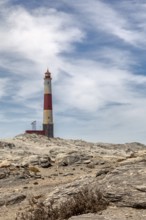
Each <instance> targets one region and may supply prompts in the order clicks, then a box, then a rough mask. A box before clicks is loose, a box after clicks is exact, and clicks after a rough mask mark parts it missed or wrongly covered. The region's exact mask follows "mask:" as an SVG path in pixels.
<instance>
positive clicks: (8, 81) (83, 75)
mask: <svg viewBox="0 0 146 220" xmlns="http://www.w3.org/2000/svg"><path fill="white" fill-rule="evenodd" d="M48 5H49V3H48V1H43V4H39V7H38V6H37V7H33V4H32V5H31V8H29V5H27V7H24V6H23V1H22V3H21V5H20V4H19V5H18V4H17V3H16V4H13V1H12V2H11V1H1V8H0V17H1V20H0V24H1V25H0V69H1V73H0V84H1V87H0V98H1V100H2V102H4V101H5V100H8V101H7V104H9V106H10V108H7V111H4V108H2V110H1V118H0V119H1V121H3V122H4V121H5V122H6V123H8V122H9V123H11V122H14V121H15V124H16V125H17V128H19V129H20V128H21V129H25V128H26V126H28V124H27V125H26V123H25V122H27V123H28V121H29V120H30V121H31V119H33V120H34V117H36V118H37V119H38V121H41V120H42V106H43V72H44V71H45V69H46V68H47V67H48V66H49V67H50V70H51V72H52V73H53V101H54V114H55V117H54V119H55V128H56V135H62V136H63V137H79V138H86V139H92V140H93V139H94V140H102V141H104V140H105V141H108V140H109V141H110V140H111V141H113V142H116V141H124V140H125V141H127V140H132V138H133V139H134V138H135V137H136V135H135V133H137V134H138V136H137V140H141V141H145V142H146V139H145V137H144V135H143V131H144V130H145V124H144V120H143V118H144V117H145V114H146V101H145V94H146V90H145V87H146V76H145V74H144V73H143V74H141V72H140V71H139V65H141V60H140V59H141V58H142V59H143V60H144V56H145V52H144V51H145V47H146V40H145V39H146V29H145V25H146V21H145V7H146V5H145V3H144V2H143V1H141V2H140V3H137V2H136V1H132V4H131V1H130V0H128V1H122V2H118V4H117V3H115V2H114V1H111V2H110V1H107V0H105V1H101V0H98V1H97V0H96V1H95V0H86V1H82V2H76V3H75V2H74V1H73V0H70V1H67V0H63V1H62V3H59V4H57V3H50V7H49V6H48ZM44 6H45V7H44ZM141 52H142V53H141ZM143 68H145V66H144V67H143ZM7 89H8V90H9V94H10V96H9V99H5V94H7ZM12 103H13V105H14V106H13V108H12ZM21 109H23V110H22V112H21ZM19 110H20V112H21V114H20V115H19V114H18V115H16V114H15V113H16V112H17V113H18V112H19ZM7 115H11V116H10V118H9V117H7ZM17 116H18V117H17ZM10 121H11V122H10ZM20 121H21V125H20V123H19V122H20ZM62 124H64V126H62ZM11 126H12V125H11ZM11 126H10V128H11ZM69 128H70V129H69ZM19 129H17V132H18V130H19ZM21 129H20V130H21ZM138 131H139V132H138ZM140 132H141V133H140ZM128 137H129V139H128Z"/></svg>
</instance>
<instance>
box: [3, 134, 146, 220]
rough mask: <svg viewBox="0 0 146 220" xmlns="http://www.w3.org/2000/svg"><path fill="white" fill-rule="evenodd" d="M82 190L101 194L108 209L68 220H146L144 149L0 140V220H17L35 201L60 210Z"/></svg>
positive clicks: (44, 140)
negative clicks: (21, 212)
mask: <svg viewBox="0 0 146 220" xmlns="http://www.w3.org/2000/svg"><path fill="white" fill-rule="evenodd" d="M84 187H88V188H90V189H95V188H97V189H98V190H99V191H100V192H101V193H102V195H103V197H104V199H105V200H106V201H108V207H107V209H105V210H103V211H100V212H98V213H96V214H93V213H88V214H83V215H80V216H72V217H70V218H69V219H70V220H84V219H85V220H86V219H90V220H92V219H93V220H94V219H97V220H107V219H108V220H127V219H129V220H130V219H133V220H145V219H146V146H145V145H143V144H140V143H126V144H107V143H106V144H105V143H89V142H85V141H82V140H64V139H61V138H53V139H48V138H47V137H44V136H38V135H35V134H29V135H28V134H22V135H19V136H17V137H15V138H13V139H5V140H0V220H13V219H15V217H16V215H17V214H16V213H17V212H18V211H20V210H25V207H27V206H28V204H29V200H30V198H31V197H33V198H35V199H36V200H37V201H38V202H42V203H43V204H44V205H45V206H47V205H48V204H49V202H50V201H51V199H53V200H54V201H55V204H56V205H58V204H62V203H63V202H64V201H66V200H69V199H70V198H71V196H72V195H75V194H77V193H78V192H79V191H80V189H82V188H84Z"/></svg>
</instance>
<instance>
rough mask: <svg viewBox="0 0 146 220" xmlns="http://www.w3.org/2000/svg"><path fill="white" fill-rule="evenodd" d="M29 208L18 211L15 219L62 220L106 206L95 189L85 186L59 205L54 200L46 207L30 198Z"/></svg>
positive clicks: (93, 211)
mask: <svg viewBox="0 0 146 220" xmlns="http://www.w3.org/2000/svg"><path fill="white" fill-rule="evenodd" d="M29 203H30V205H29V208H27V210H26V211H25V212H22V213H18V214H17V217H16V219H15V220H64V219H68V218H70V217H71V216H73V215H80V214H86V213H97V212H98V211H101V210H103V209H106V208H107V205H108V203H107V201H106V200H105V199H104V198H103V196H102V194H101V193H100V192H99V191H97V190H94V191H93V190H89V189H88V188H87V187H86V188H84V189H82V190H81V191H80V192H78V193H77V194H75V195H73V196H72V197H70V198H69V199H67V200H66V201H65V202H63V203H62V204H61V205H59V206H55V204H54V200H52V201H50V205H49V206H48V207H46V206H44V204H43V203H39V202H37V201H36V200H35V199H34V197H33V198H32V199H31V200H30V202H29Z"/></svg>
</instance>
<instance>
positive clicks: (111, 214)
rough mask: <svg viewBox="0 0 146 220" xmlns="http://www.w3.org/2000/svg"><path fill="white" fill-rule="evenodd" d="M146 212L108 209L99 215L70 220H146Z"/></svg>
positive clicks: (130, 209)
mask: <svg viewBox="0 0 146 220" xmlns="http://www.w3.org/2000/svg"><path fill="white" fill-rule="evenodd" d="M145 219H146V210H144V209H143V210H141V209H133V208H119V207H108V208H107V209H106V210H104V211H102V212H100V213H99V214H91V213H89V214H85V215H80V216H73V217H71V218H69V220H145Z"/></svg>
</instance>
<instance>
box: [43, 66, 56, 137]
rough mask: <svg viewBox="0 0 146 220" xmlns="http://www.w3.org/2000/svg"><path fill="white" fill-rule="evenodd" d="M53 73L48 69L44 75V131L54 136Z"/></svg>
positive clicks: (47, 134)
mask: <svg viewBox="0 0 146 220" xmlns="http://www.w3.org/2000/svg"><path fill="white" fill-rule="evenodd" d="M51 80H52V78H51V73H50V72H49V70H48V69H47V72H46V73H45V77H44V112H43V131H44V133H45V135H46V136H48V137H50V138H53V137H54V129H53V113H52V86H51Z"/></svg>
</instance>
